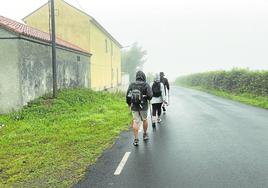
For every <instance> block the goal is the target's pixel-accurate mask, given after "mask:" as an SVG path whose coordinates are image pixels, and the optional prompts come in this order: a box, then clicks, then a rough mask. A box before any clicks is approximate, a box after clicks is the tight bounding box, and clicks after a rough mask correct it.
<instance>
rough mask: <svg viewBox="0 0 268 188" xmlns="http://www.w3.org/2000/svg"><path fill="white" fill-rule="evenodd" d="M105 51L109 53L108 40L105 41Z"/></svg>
mask: <svg viewBox="0 0 268 188" xmlns="http://www.w3.org/2000/svg"><path fill="white" fill-rule="evenodd" d="M105 51H106V53H108V42H107V39H105Z"/></svg>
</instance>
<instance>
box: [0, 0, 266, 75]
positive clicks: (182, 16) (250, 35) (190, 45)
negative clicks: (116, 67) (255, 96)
mask: <svg viewBox="0 0 268 188" xmlns="http://www.w3.org/2000/svg"><path fill="white" fill-rule="evenodd" d="M46 2H47V1H46V0H37V1H31V0H26V1H23V2H18V1H15V0H10V1H6V2H5V3H4V5H3V6H1V8H0V14H1V15H2V16H5V17H9V18H12V19H15V20H20V19H22V18H23V17H24V16H26V15H28V14H29V13H31V12H32V11H34V10H35V9H36V8H38V7H40V6H41V5H43V4H44V3H46ZM66 2H68V3H70V4H72V5H74V6H75V7H77V8H79V9H82V10H83V11H85V12H87V13H88V14H90V15H92V16H93V17H95V18H96V19H97V20H98V21H99V22H100V23H101V24H102V25H103V26H104V27H105V28H106V29H107V30H108V31H109V32H110V33H111V34H112V35H113V36H114V37H115V38H116V39H117V40H118V41H119V42H121V44H122V45H123V46H128V45H131V44H133V43H134V42H138V44H139V45H140V46H142V47H143V49H144V50H146V51H147V52H148V55H147V62H146V63H145V66H144V71H145V72H160V71H164V72H165V73H166V75H167V77H169V78H170V80H174V79H175V78H176V77H178V76H181V75H186V74H190V73H196V72H204V71H212V70H230V69H232V68H234V67H238V68H249V69H252V70H265V69H266V70H267V69H268V57H267V55H266V53H267V50H268V37H267V32H268V15H267V14H268V13H267V9H268V2H266V1H263V0H255V1H253V0H245V1H242V0H225V1H223V0H218V1H213V0H204V1H198V0H188V1H186V0H183V1H179V2H178V1H175V0H167V1H160V0H159V1H152V0H149V1H146V2H143V1H141V0H137V1H135V2H132V1H126V0H115V1H112V2H110V1H109V2H106V1H104V0H98V1H97V0H92V1H90V2H87V1H84V0H79V1H77V0H66ZM14 4H16V5H17V6H16V7H15V6H14Z"/></svg>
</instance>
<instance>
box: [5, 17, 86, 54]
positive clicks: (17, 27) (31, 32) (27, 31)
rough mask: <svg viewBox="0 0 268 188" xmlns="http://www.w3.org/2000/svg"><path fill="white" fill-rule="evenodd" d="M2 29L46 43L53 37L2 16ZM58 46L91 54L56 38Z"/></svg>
mask: <svg viewBox="0 0 268 188" xmlns="http://www.w3.org/2000/svg"><path fill="white" fill-rule="evenodd" d="M0 27H3V28H5V29H7V30H10V31H13V32H15V33H17V34H20V35H24V36H27V37H30V38H34V39H39V40H42V41H46V42H51V37H50V34H49V33H46V32H43V31H40V30H38V29H36V28H33V27H30V26H27V25H25V24H22V23H19V22H17V21H14V20H11V19H9V18H6V17H3V16H0ZM56 42H57V45H60V46H64V47H67V48H70V49H73V50H77V51H80V52H83V53H87V54H89V52H88V51H86V50H84V49H82V48H80V47H79V46H77V45H74V44H72V43H70V42H68V41H65V40H62V39H60V38H58V37H57V38H56Z"/></svg>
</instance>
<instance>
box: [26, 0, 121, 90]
mask: <svg viewBox="0 0 268 188" xmlns="http://www.w3.org/2000/svg"><path fill="white" fill-rule="evenodd" d="M48 12H49V5H48V4H46V5H44V6H43V7H41V8H40V9H38V10H37V11H35V12H34V13H32V14H31V15H29V16H27V17H26V18H25V19H24V21H25V23H26V24H27V25H29V26H32V27H35V28H38V29H40V30H42V31H45V32H48V31H49V14H48ZM55 15H56V35H57V37H59V38H61V39H64V40H66V41H69V42H71V43H73V44H76V45H77V46H79V47H81V48H83V49H85V50H87V51H89V52H90V53H92V57H91V76H90V80H91V88H92V89H94V90H102V89H104V88H110V87H114V86H117V85H118V84H120V83H121V52H120V47H119V46H118V45H117V44H116V43H115V42H113V40H111V39H110V37H109V36H107V35H106V33H105V32H103V31H102V30H101V29H100V28H99V27H98V26H97V25H96V24H94V22H92V18H91V17H90V16H88V15H87V14H85V13H83V12H81V11H79V10H77V9H76V8H74V7H72V6H70V5H69V4H67V3H65V2H64V1H63V0H56V1H55ZM106 41H107V50H106Z"/></svg>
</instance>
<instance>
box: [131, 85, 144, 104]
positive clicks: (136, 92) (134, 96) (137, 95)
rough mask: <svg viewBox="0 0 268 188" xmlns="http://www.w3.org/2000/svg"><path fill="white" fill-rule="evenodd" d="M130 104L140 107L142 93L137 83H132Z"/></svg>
mask: <svg viewBox="0 0 268 188" xmlns="http://www.w3.org/2000/svg"><path fill="white" fill-rule="evenodd" d="M130 97H131V104H133V105H138V106H141V104H142V103H143V92H142V85H141V84H139V83H134V84H133V88H132V90H131V95H130Z"/></svg>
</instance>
